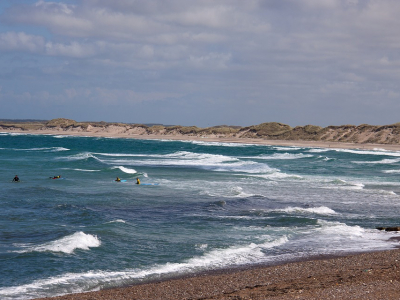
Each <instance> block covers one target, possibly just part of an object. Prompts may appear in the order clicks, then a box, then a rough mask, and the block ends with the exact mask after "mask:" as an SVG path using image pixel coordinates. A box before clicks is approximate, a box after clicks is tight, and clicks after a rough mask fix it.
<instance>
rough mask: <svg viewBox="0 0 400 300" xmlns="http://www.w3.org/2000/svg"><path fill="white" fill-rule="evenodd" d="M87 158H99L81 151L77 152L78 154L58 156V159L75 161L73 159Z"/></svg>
mask: <svg viewBox="0 0 400 300" xmlns="http://www.w3.org/2000/svg"><path fill="white" fill-rule="evenodd" d="M88 158H94V159H96V160H99V159H98V158H97V157H96V156H94V155H93V154H92V153H90V152H82V153H78V154H75V155H71V156H65V157H60V158H59V159H61V160H70V161H75V160H86V159H88ZM99 161H100V160H99Z"/></svg>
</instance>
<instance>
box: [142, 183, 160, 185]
mask: <svg viewBox="0 0 400 300" xmlns="http://www.w3.org/2000/svg"><path fill="white" fill-rule="evenodd" d="M138 185H159V183H140V184H138Z"/></svg>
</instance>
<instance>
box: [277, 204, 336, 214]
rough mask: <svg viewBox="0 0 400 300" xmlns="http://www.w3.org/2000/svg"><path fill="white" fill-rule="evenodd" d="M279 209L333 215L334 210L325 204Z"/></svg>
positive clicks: (290, 211) (288, 211) (289, 211)
mask: <svg viewBox="0 0 400 300" xmlns="http://www.w3.org/2000/svg"><path fill="white" fill-rule="evenodd" d="M281 211H284V212H287V213H293V212H294V213H312V214H319V215H335V214H336V212H335V211H334V210H333V209H331V208H329V207H326V206H319V207H310V208H303V207H287V208H285V209H282V210H281Z"/></svg>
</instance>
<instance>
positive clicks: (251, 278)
mask: <svg viewBox="0 0 400 300" xmlns="http://www.w3.org/2000/svg"><path fill="white" fill-rule="evenodd" d="M399 272H400V250H399V249H395V250H386V251H378V252H367V253H362V254H353V255H347V256H340V257H334V258H321V257H316V258H313V259H311V260H304V261H296V262H290V263H285V264H280V265H274V266H251V267H249V268H248V269H242V270H236V269H232V270H225V271H220V272H218V271H217V272H215V273H213V272H211V273H210V274H197V275H196V274H194V275H192V276H185V277H181V278H176V279H168V280H162V281H157V282H150V283H144V284H136V285H132V286H128V287H120V288H112V289H105V290H100V291H95V292H87V293H77V294H68V295H64V296H58V297H53V298H38V299H37V300H39V299H53V300H89V299H96V300H122V299H137V300H147V299H149V300H150V299H162V300H169V299H171V300H172V299H193V300H194V299H203V300H205V299H214V300H223V299H224V300H227V299H231V300H233V299H235V300H239V299H242V300H245V299H387V300H390V299H399V298H400V274H399Z"/></svg>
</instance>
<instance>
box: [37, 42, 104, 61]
mask: <svg viewBox="0 0 400 300" xmlns="http://www.w3.org/2000/svg"><path fill="white" fill-rule="evenodd" d="M93 46H94V45H82V44H79V43H77V42H72V43H70V44H69V45H66V44H54V43H52V42H48V43H46V46H45V48H46V54H48V55H52V56H66V57H77V58H80V57H88V56H92V55H94V54H95V53H96V50H95V49H94V47H93Z"/></svg>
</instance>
